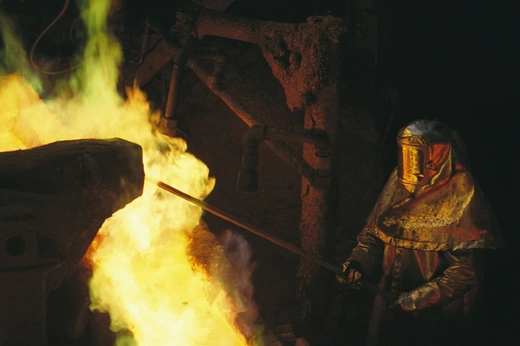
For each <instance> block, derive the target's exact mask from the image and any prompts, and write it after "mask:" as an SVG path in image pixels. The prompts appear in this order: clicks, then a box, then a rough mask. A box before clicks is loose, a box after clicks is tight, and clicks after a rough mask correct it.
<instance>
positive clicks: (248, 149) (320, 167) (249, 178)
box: [237, 125, 331, 192]
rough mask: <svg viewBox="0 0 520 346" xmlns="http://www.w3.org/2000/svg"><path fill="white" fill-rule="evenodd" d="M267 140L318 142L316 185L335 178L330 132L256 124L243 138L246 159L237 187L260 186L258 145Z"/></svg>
mask: <svg viewBox="0 0 520 346" xmlns="http://www.w3.org/2000/svg"><path fill="white" fill-rule="evenodd" d="M265 140H271V141H275V142H297V143H310V144H312V145H314V148H315V150H316V157H317V168H316V170H315V175H314V181H312V182H311V183H313V184H314V185H316V186H318V187H326V186H328V184H330V178H331V169H330V168H331V143H330V139H329V135H328V134H327V133H326V132H325V131H323V130H319V129H315V128H313V129H304V130H300V131H287V130H283V129H277V128H272V127H267V126H263V125H254V126H252V127H251V128H249V130H247V131H246V133H245V135H244V140H243V146H244V148H243V153H242V161H241V164H240V171H239V173H238V178H237V189H238V190H239V191H244V192H253V191H257V190H258V173H257V166H258V146H259V145H260V143H262V142H263V141H265Z"/></svg>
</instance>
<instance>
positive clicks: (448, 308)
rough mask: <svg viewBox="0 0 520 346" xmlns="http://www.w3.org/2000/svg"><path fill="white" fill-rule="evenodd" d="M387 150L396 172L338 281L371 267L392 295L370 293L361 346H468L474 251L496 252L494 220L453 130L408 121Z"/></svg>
mask: <svg viewBox="0 0 520 346" xmlns="http://www.w3.org/2000/svg"><path fill="white" fill-rule="evenodd" d="M397 143H398V166H397V167H396V169H394V171H393V173H392V174H391V176H390V178H389V179H388V181H387V183H386V184H385V186H384V188H383V190H382V192H381V194H380V196H379V199H378V201H377V203H376V205H375V207H374V209H373V210H372V212H371V214H370V216H369V217H368V219H367V224H366V226H365V228H364V229H363V230H362V231H361V233H360V234H359V235H358V238H357V242H358V243H357V245H356V246H355V248H354V249H353V251H352V253H351V255H350V257H349V258H348V260H347V261H346V262H345V263H344V264H343V270H344V274H343V275H339V276H338V280H339V281H341V282H344V283H347V284H348V285H351V286H354V287H356V286H359V284H360V280H361V279H362V278H364V277H366V276H370V275H373V273H374V272H377V271H378V270H379V273H380V275H381V279H380V281H379V284H378V285H379V288H380V289H382V290H384V291H386V292H389V293H390V294H391V295H392V296H393V299H394V300H393V301H388V298H387V299H386V300H385V298H383V297H382V296H381V295H376V298H375V300H374V305H373V307H372V315H371V320H370V324H369V331H368V337H367V344H368V345H371V346H373V345H478V342H476V341H478V340H471V336H472V335H473V336H475V335H476V334H475V332H476V330H475V329H472V328H473V327H474V326H476V324H474V323H476V322H477V319H476V318H477V317H478V306H479V304H478V298H479V288H480V287H481V286H480V284H481V283H482V279H483V268H482V255H483V253H482V252H483V251H482V250H485V249H498V248H502V247H503V246H504V242H503V239H502V237H501V235H500V231H499V229H498V226H497V222H496V219H495V216H494V213H493V211H492V209H491V208H490V206H489V204H488V203H487V201H486V199H485V197H484V195H483V193H482V191H481V190H480V188H479V186H478V184H477V183H476V181H475V179H474V178H473V176H472V174H471V172H470V170H469V164H468V161H467V160H468V157H467V154H466V150H465V146H464V143H463V142H462V140H461V139H460V137H459V135H458V134H457V133H456V132H455V131H454V130H453V129H451V128H450V127H448V126H447V125H445V124H443V123H441V122H439V121H430V120H416V121H413V122H411V123H410V124H408V125H406V126H405V127H404V128H402V129H401V130H400V131H399V133H398V136H397ZM472 323H473V324H472ZM473 342H476V343H473Z"/></svg>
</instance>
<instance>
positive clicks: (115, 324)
mask: <svg viewBox="0 0 520 346" xmlns="http://www.w3.org/2000/svg"><path fill="white" fill-rule="evenodd" d="M81 4H82V6H83V8H82V9H83V10H84V11H85V12H83V13H84V16H83V18H84V21H85V27H86V28H87V35H88V40H87V43H86V46H85V49H84V52H83V56H82V61H81V64H80V65H79V67H78V68H77V69H76V71H75V72H74V74H73V75H72V76H71V77H68V78H67V79H64V80H62V81H60V83H58V85H59V87H57V88H56V90H57V91H58V92H57V94H58V96H55V97H52V98H51V99H46V100H45V101H43V100H42V99H40V97H39V95H38V93H37V92H36V91H35V88H36V90H38V89H37V86H38V85H41V84H39V83H40V82H39V81H37V80H36V81H35V80H34V78H33V77H34V75H35V74H34V71H32V70H31V69H30V68H29V66H30V65H29V64H28V63H27V61H26V60H24V59H22V58H23V57H25V53H24V54H21V53H20V47H21V45H19V44H16V42H18V41H17V40H16V39H14V38H15V36H14V34H13V28H12V23H10V22H8V21H6V19H5V18H4V17H3V16H2V18H3V19H2V20H0V25H1V26H2V35H3V36H4V38H5V37H8V38H9V40H8V43H9V44H7V43H6V44H5V49H4V52H3V53H2V57H12V56H13V54H17V57H18V61H17V62H16V64H14V60H16V59H14V60H13V59H11V58H10V59H3V60H4V63H5V65H6V66H8V67H9V68H5V69H3V70H2V71H0V72H3V73H2V77H0V109H2V112H0V122H1V124H2V127H1V129H0V150H6V151H7V150H18V149H26V148H32V147H35V146H38V145H42V144H46V143H51V142H54V141H57V140H66V139H76V138H112V137H120V138H124V139H126V140H129V141H133V142H135V143H138V144H140V145H141V146H142V148H143V160H144V167H145V172H146V174H147V175H148V176H153V177H160V179H162V180H164V181H165V182H166V183H168V184H171V185H173V186H175V187H176V188H178V189H180V190H182V191H184V192H185V193H188V194H190V195H192V196H194V197H196V198H200V199H203V198H205V197H206V196H207V195H208V194H209V193H210V192H211V191H212V189H213V188H214V185H215V179H214V178H212V177H210V176H209V169H208V167H207V166H206V165H205V164H204V163H203V162H202V161H200V160H199V159H197V158H196V157H195V156H193V155H192V154H190V153H189V152H188V151H187V144H186V142H185V141H184V140H182V139H180V138H166V137H163V136H161V135H159V134H158V133H157V132H156V131H155V129H154V125H153V121H152V120H153V119H154V118H156V117H157V116H158V114H157V112H154V111H152V110H151V109H150V106H149V103H148V101H147V99H146V95H145V94H144V93H143V92H142V91H141V90H139V89H138V88H137V87H134V88H130V89H128V90H127V98H126V99H123V98H122V97H121V96H120V94H119V93H118V92H117V87H116V86H117V85H116V84H117V79H118V75H119V66H120V63H121V62H122V53H121V47H120V45H119V43H118V42H117V40H116V39H115V38H113V37H111V36H110V35H108V34H107V30H106V26H107V25H106V18H107V13H108V11H109V10H110V5H111V4H110V1H109V0H84V1H82V2H81ZM22 60H23V61H22ZM20 69H22V70H20ZM12 72H17V73H16V74H13V73H12ZM201 216H202V210H201V209H200V208H199V207H196V206H194V205H191V204H189V203H188V202H186V201H184V200H182V199H180V198H177V197H175V196H170V195H165V194H164V193H162V192H161V191H158V190H157V187H156V186H155V185H153V184H150V183H145V186H144V192H143V195H142V196H141V197H140V198H138V199H136V200H135V201H133V202H132V203H130V204H129V205H127V206H126V207H125V208H124V209H122V210H120V211H118V212H117V213H115V214H114V215H113V216H112V217H111V218H109V219H108V220H106V222H105V223H104V225H103V227H102V228H101V230H100V231H99V233H98V236H97V238H96V239H95V241H94V242H93V243H92V245H91V248H90V249H89V252H88V256H89V259H90V262H91V263H92V266H93V276H92V278H91V281H90V283H89V287H90V294H91V309H92V310H100V311H105V312H108V313H109V314H110V317H111V321H112V324H111V329H112V330H113V331H115V332H117V331H120V330H124V331H130V333H127V334H126V336H122V337H120V338H119V339H118V342H117V344H118V345H123V344H124V345H139V346H164V345H210V344H211V345H225V346H233V345H249V344H250V343H251V342H248V340H250V339H251V338H250V335H247V334H248V332H244V328H239V327H238V326H237V318H238V317H239V315H240V314H244V313H245V312H247V311H252V310H254V304H252V303H251V295H252V289H251V285H250V282H249V275H250V270H246V269H248V268H242V269H244V272H247V273H248V274H247V275H243V276H242V277H241V278H239V279H237V280H235V281H233V282H236V283H237V284H236V285H234V286H233V285H231V286H230V283H229V282H228V283H225V282H223V280H222V279H219V275H221V276H222V277H224V276H225V275H222V272H219V270H218V268H219V266H218V265H216V266H215V265H214V266H213V267H212V268H213V269H212V270H204V266H197V265H194V259H193V258H191V257H190V256H188V255H187V249H188V248H189V247H190V244H191V243H192V242H193V239H194V238H193V236H194V234H195V232H196V231H197V230H199V231H200V230H201V229H204V224H203V222H202V221H201ZM206 233H207V234H210V233H209V232H206ZM226 237H227V240H229V239H230V235H229V234H227V235H226ZM239 243H240V244H243V243H244V242H243V241H239ZM239 250H240V249H239ZM208 251H213V252H214V253H215V254H216V255H217V256H216V258H219V256H221V255H222V253H224V252H225V251H226V249H224V248H223V247H222V246H220V247H219V246H215V247H213V248H212V250H208ZM235 251H238V250H236V247H235ZM240 251H242V252H241V253H242V255H241V256H242V257H244V256H245V257H244V258H241V259H240V260H241V261H243V262H248V261H249V257H248V256H247V253H248V251H249V250H248V249H244V246H243V245H241V250H240ZM244 254H246V255H244ZM206 255H207V254H206ZM211 256H212V255H211ZM211 256H209V257H211ZM236 257H237V256H235V258H236ZM238 257H240V256H238ZM219 261H220V262H221V264H224V263H225V260H222V258H221V259H220V260H219ZM230 266H231V267H234V268H227V269H226V270H233V269H236V267H237V266H236V265H235V264H234V263H233V264H230ZM224 267H225V266H224ZM215 268H216V269H215ZM239 276H240V275H239ZM244 280H245V282H246V284H244ZM246 320H247V319H246ZM253 320H254V318H249V320H248V321H249V322H248V323H249V324H250V325H249V327H252V325H251V324H252V321H253ZM128 334H131V335H132V336H131V337H130V339H129V337H128ZM255 343H256V344H259V343H261V342H260V341H258V340H255Z"/></svg>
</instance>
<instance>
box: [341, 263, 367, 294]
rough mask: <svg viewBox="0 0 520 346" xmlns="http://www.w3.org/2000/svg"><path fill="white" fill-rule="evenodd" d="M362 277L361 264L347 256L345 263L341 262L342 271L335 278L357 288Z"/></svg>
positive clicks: (359, 286)
mask: <svg viewBox="0 0 520 346" xmlns="http://www.w3.org/2000/svg"><path fill="white" fill-rule="evenodd" d="M362 277H363V267H361V264H360V263H359V262H358V261H356V260H354V259H352V258H349V259H348V260H347V261H346V262H345V263H343V273H342V274H337V275H336V279H337V280H338V281H339V282H341V283H343V284H346V285H348V286H349V287H351V288H355V289H359V288H361V283H360V280H361V278H362Z"/></svg>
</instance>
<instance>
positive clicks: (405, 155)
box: [397, 142, 431, 185]
mask: <svg viewBox="0 0 520 346" xmlns="http://www.w3.org/2000/svg"><path fill="white" fill-rule="evenodd" d="M429 162H430V149H429V148H428V147H427V146H418V145H403V144H402V143H399V142H398V151H397V175H398V177H399V181H400V182H401V183H402V184H410V185H426V184H428V182H429V181H430V178H431V177H430V170H429V167H428V163H429Z"/></svg>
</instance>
